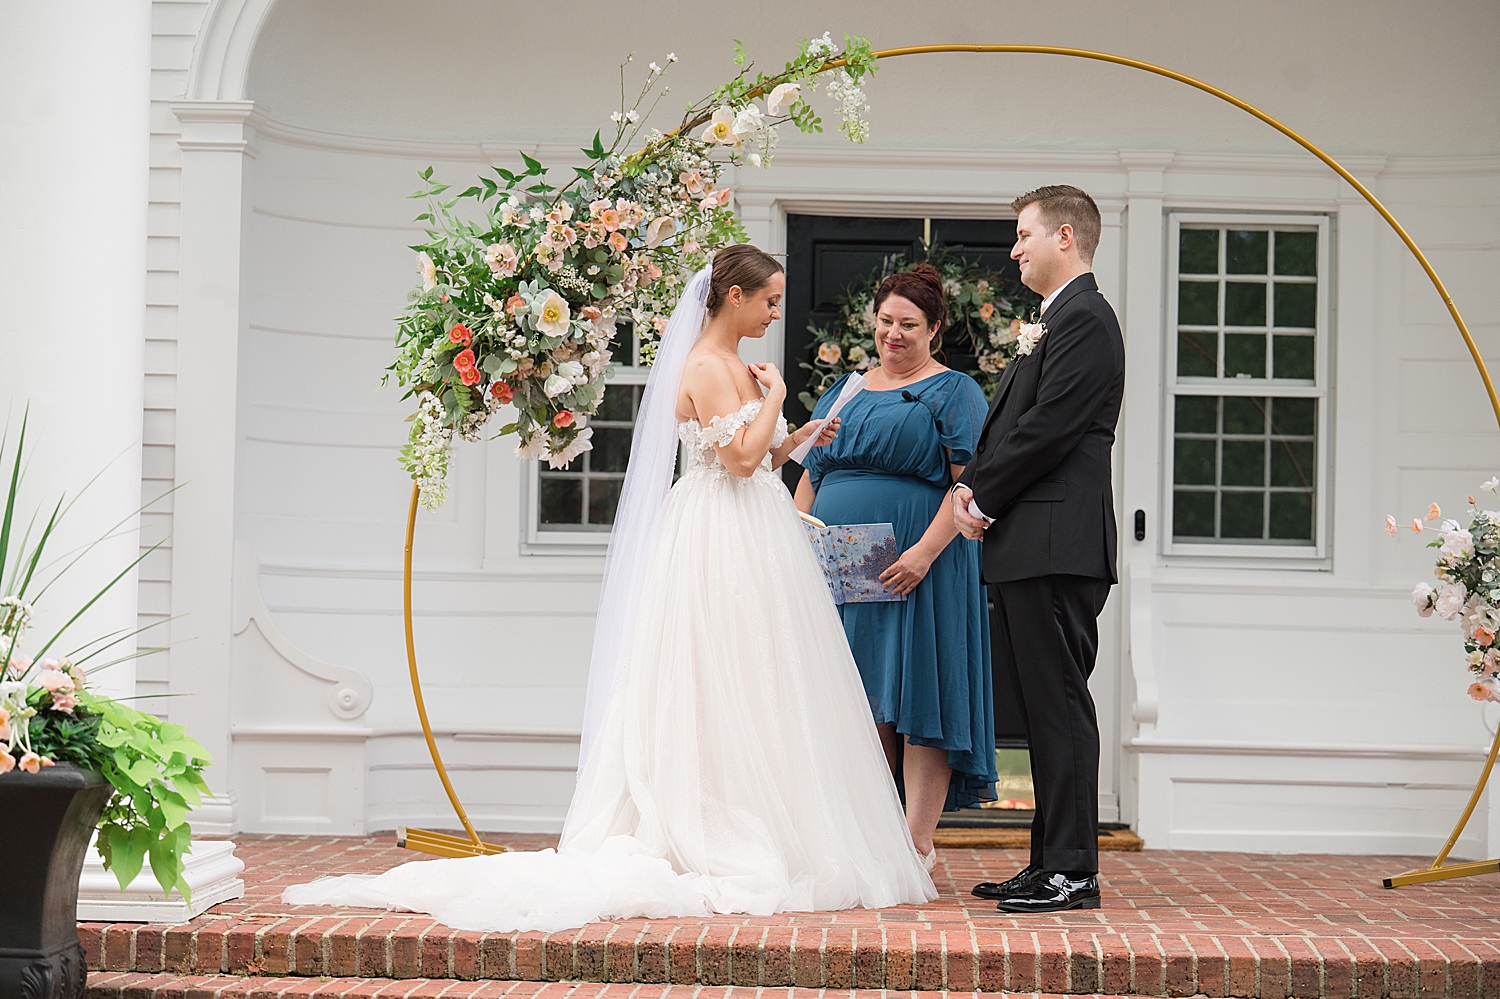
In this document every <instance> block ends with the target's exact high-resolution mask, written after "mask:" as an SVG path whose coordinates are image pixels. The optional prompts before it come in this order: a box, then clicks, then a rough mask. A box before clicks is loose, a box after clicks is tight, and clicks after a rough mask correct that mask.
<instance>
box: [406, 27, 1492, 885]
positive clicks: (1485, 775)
mask: <svg viewBox="0 0 1500 999" xmlns="http://www.w3.org/2000/svg"><path fill="white" fill-rule="evenodd" d="M938 52H976V53H977V52H988V53H1014V54H1030V55H1055V56H1067V57H1071V58H1075V59H1092V60H1095V61H1097V62H1108V63H1113V64H1115V65H1117V66H1128V67H1129V68H1131V69H1139V70H1141V71H1143V72H1146V73H1154V74H1155V75H1157V76H1164V77H1166V78H1167V79H1169V80H1176V81H1177V82H1178V83H1182V84H1185V85H1187V86H1189V87H1193V88H1195V89H1197V90H1201V91H1203V92H1204V93H1206V94H1211V95H1212V96H1214V97H1217V98H1218V99H1219V100H1221V101H1224V102H1226V103H1228V104H1233V105H1234V106H1235V107H1237V108H1239V109H1240V110H1241V111H1244V112H1245V113H1246V114H1249V115H1253V116H1254V117H1256V118H1259V119H1260V120H1261V121H1263V122H1265V123H1266V124H1267V125H1269V126H1271V127H1272V128H1274V129H1275V130H1276V131H1278V132H1280V133H1281V134H1282V135H1285V136H1286V137H1287V138H1289V139H1291V140H1292V141H1293V142H1295V143H1297V145H1299V146H1301V147H1302V148H1303V149H1306V150H1307V151H1308V152H1309V153H1312V154H1313V155H1314V156H1316V157H1317V158H1318V159H1319V160H1321V161H1322V162H1323V163H1324V164H1325V165H1327V166H1328V168H1329V169H1331V170H1332V171H1333V172H1334V173H1336V174H1338V175H1339V176H1340V177H1341V178H1343V179H1344V181H1345V182H1346V183H1348V184H1349V186H1350V187H1352V188H1354V189H1355V190H1356V191H1358V192H1359V194H1360V197H1362V198H1364V199H1365V201H1367V202H1369V204H1370V206H1371V207H1372V208H1374V209H1375V211H1376V212H1378V213H1379V214H1380V217H1381V218H1383V219H1385V221H1386V224H1387V225H1389V226H1390V227H1391V229H1392V230H1393V231H1394V232H1395V233H1396V235H1397V236H1398V237H1400V239H1401V242H1402V243H1404V244H1405V245H1406V248H1407V249H1408V250H1410V251H1411V254H1412V256H1413V257H1415V258H1416V261H1417V263H1418V264H1420V265H1421V267H1422V270H1423V271H1424V272H1425V273H1426V274H1427V278H1428V280H1430V281H1431V282H1432V286H1433V288H1435V289H1436V290H1437V293H1438V295H1439V297H1441V298H1442V300H1443V304H1444V305H1446V306H1447V307H1448V315H1449V316H1451V317H1452V319H1453V324H1454V325H1455V326H1456V327H1457V328H1458V332H1459V335H1460V336H1462V337H1463V339H1464V344H1465V345H1466V346H1467V347H1468V348H1469V356H1470V357H1472V358H1473V359H1474V367H1475V368H1476V369H1477V370H1478V372H1479V378H1480V380H1481V381H1482V382H1483V383H1484V389H1485V392H1486V393H1487V394H1488V396H1489V399H1490V408H1491V409H1492V410H1493V411H1494V413H1495V420H1496V423H1497V424H1500V397H1497V396H1496V394H1495V385H1494V383H1493V382H1492V381H1491V380H1490V373H1489V369H1488V368H1487V367H1485V363H1484V358H1483V357H1482V356H1481V355H1480V353H1479V347H1478V345H1477V344H1475V343H1474V338H1473V337H1472V336H1471V335H1470V334H1469V327H1468V325H1467V324H1466V323H1465V322H1464V318H1463V316H1462V315H1460V314H1459V311H1458V306H1457V305H1455V304H1454V303H1453V298H1452V296H1450V295H1449V294H1448V289H1447V288H1446V287H1444V285H1443V281H1442V279H1441V278H1439V277H1438V274H1437V271H1436V270H1434V269H1433V267H1432V264H1431V263H1430V262H1429V261H1428V260H1427V257H1426V255H1425V254H1424V253H1423V252H1422V250H1421V248H1419V247H1418V246H1417V244H1416V241H1415V240H1413V239H1412V238H1411V236H1410V235H1409V234H1408V233H1407V231H1406V229H1405V228H1403V227H1402V225H1401V223H1400V222H1397V221H1396V217H1395V216H1394V215H1392V214H1391V213H1390V211H1389V210H1388V209H1387V208H1386V207H1385V205H1383V204H1381V203H1380V199H1378V198H1376V197H1375V195H1374V194H1372V193H1371V192H1370V189H1369V188H1367V187H1365V185H1364V184H1362V183H1360V182H1359V180H1358V179H1357V178H1356V177H1355V176H1354V175H1353V174H1352V173H1350V172H1349V171H1348V170H1346V169H1345V168H1344V167H1343V166H1342V165H1341V164H1340V163H1339V162H1338V161H1337V160H1335V159H1334V158H1333V157H1332V156H1330V155H1328V154H1327V153H1326V152H1324V151H1323V150H1322V149H1320V148H1318V147H1317V146H1316V145H1314V144H1313V143H1312V142H1311V141H1309V140H1308V139H1306V138H1304V137H1303V136H1302V135H1300V134H1298V133H1297V132H1296V131H1294V130H1293V129H1291V128H1290V127H1288V126H1287V125H1284V124H1283V123H1281V122H1280V121H1278V120H1277V119H1275V118H1273V117H1271V116H1270V115H1269V114H1266V113H1265V112H1264V111H1262V110H1260V109H1259V108H1257V107H1255V106H1254V105H1253V104H1251V103H1249V102H1248V101H1243V100H1241V99H1240V98H1238V97H1236V96H1234V95H1233V94H1231V93H1228V92H1227V91H1223V90H1220V89H1219V88H1218V87H1214V86H1211V85H1209V84H1207V83H1204V82H1203V81H1202V80H1198V79H1194V78H1193V77H1191V76H1187V75H1185V74H1183V73H1178V72H1176V71H1174V70H1170V69H1167V68H1165V67H1163V66H1157V65H1155V64H1153V63H1149V62H1142V61H1140V60H1139V59H1131V58H1128V57H1126V56H1120V55H1113V54H1111V53H1109V52H1096V51H1094V50H1092V49H1075V48H1067V47H1064V46H1058V45H908V46H904V47H901V48H892V49H880V50H878V51H876V52H875V53H874V56H875V58H876V59H892V58H895V57H896V56H905V55H928V54H932V53H938ZM828 65H829V67H830V68H831V67H836V66H842V65H843V60H842V59H837V60H834V61H832V62H830V63H829V64H828ZM420 495H421V490H420V488H419V487H418V486H417V485H416V483H413V484H412V491H411V506H410V509H409V510H408V512H407V519H406V558H405V562H404V563H403V569H402V572H403V575H402V587H403V591H402V592H403V601H404V602H403V614H404V620H405V625H406V661H407V665H408V667H409V669H410V672H411V689H412V696H413V697H414V698H415V700H416V704H417V715H418V717H419V718H420V719H421V721H422V734H423V735H424V736H425V737H426V739H427V749H428V751H429V752H430V753H431V754H432V763H433V766H434V767H436V768H437V773H438V778H439V779H440V780H441V781H442V782H443V790H444V791H445V792H447V794H448V800H449V802H451V803H452V805H453V811H454V813H455V814H456V815H457V816H458V821H459V823H460V824H461V825H462V826H463V827H464V831H465V832H466V833H467V834H468V836H467V837H459V836H450V835H448V834H446V833H438V832H430V831H427V830H423V829H406V828H402V829H400V830H398V831H397V836H396V844H397V845H398V846H403V847H406V848H407V849H410V850H417V851H420V852H422V853H432V854H437V855H439V856H444V857H472V856H478V855H481V854H486V853H500V852H503V851H504V849H505V848H504V847H501V846H495V845H493V844H489V843H485V842H484V841H483V840H481V839H480V838H479V834H478V833H477V832H475V831H474V826H473V824H472V823H471V822H470V821H469V816H468V814H467V813H465V812H464V806H463V804H462V803H461V802H460V801H459V800H458V794H457V793H456V792H455V791H454V790H453V782H452V781H450V780H449V779H448V771H447V769H446V768H445V767H444V766H443V758H442V756H441V754H439V753H438V748H437V742H436V741H435V740H434V739H433V737H432V725H431V724H430V723H429V722H428V720H427V708H426V705H425V704H424V703H423V701H422V684H421V680H420V679H419V678H418V676H417V648H416V641H415V639H414V637H413V634H412V614H411V552H412V540H413V537H414V536H415V534H416V527H417V505H418V499H419V498H420ZM1496 756H1500V731H1497V732H1496V733H1495V741H1494V744H1493V745H1491V746H1490V752H1489V756H1488V757H1487V758H1486V759H1485V762H1484V769H1483V770H1482V771H1480V774H1479V782H1478V783H1477V784H1475V785H1474V793H1473V794H1471V795H1470V796H1469V803H1468V805H1467V806H1466V807H1465V808H1464V811H1463V815H1461V816H1460V817H1459V820H1458V824H1457V825H1455V826H1454V827H1453V832H1452V833H1451V834H1450V835H1449V836H1448V841H1447V842H1446V843H1444V844H1443V849H1442V851H1441V852H1439V853H1438V855H1437V857H1436V859H1434V860H1433V862H1432V864H1431V865H1430V866H1428V867H1424V868H1420V869H1418V870H1415V871H1407V872H1406V873H1405V874H1397V875H1394V876H1392V877H1389V878H1385V879H1383V880H1382V884H1384V885H1385V887H1387V888H1397V887H1400V886H1401V885H1411V884H1421V883H1424V882H1429V881H1443V880H1446V879H1448V878H1462V877H1469V876H1471V875H1475V874H1492V873H1497V872H1500V859H1496V860H1483V861H1478V862H1476V863H1467V864H1446V865H1445V863H1444V862H1445V861H1446V860H1447V859H1448V854H1449V852H1450V851H1451V850H1452V849H1453V846H1454V844H1455V843H1457V842H1458V838H1459V836H1461V835H1462V834H1463V831H1464V828H1465V827H1466V826H1467V825H1468V824H1469V819H1470V818H1471V817H1472V816H1473V814H1474V809H1475V807H1476V806H1477V805H1478V804H1479V798H1480V796H1481V795H1483V794H1484V789H1485V786H1486V785H1487V784H1488V783H1489V779H1490V773H1491V772H1492V771H1493V770H1494V768H1495V758H1496Z"/></svg>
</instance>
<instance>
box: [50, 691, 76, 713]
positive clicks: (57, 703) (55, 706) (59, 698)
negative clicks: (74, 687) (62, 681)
mask: <svg viewBox="0 0 1500 999" xmlns="http://www.w3.org/2000/svg"><path fill="white" fill-rule="evenodd" d="M76 707H78V698H77V697H76V696H74V695H73V694H53V695H52V710H53V711H61V712H62V713H63V714H65V715H70V714H72V713H73V709H74V708H76Z"/></svg>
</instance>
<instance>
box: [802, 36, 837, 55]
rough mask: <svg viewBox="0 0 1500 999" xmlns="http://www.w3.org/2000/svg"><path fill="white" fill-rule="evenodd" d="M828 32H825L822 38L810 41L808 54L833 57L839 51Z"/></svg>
mask: <svg viewBox="0 0 1500 999" xmlns="http://www.w3.org/2000/svg"><path fill="white" fill-rule="evenodd" d="M828 35H829V33H828V32H826V31H825V32H823V37H822V38H813V39H809V40H808V43H807V54H808V55H810V56H831V55H833V54H834V53H835V52H837V51H838V50H839V47H838V46H837V45H836V44H834V41H833V39H832V38H830V37H828Z"/></svg>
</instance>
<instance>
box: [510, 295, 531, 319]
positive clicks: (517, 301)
mask: <svg viewBox="0 0 1500 999" xmlns="http://www.w3.org/2000/svg"><path fill="white" fill-rule="evenodd" d="M527 307H528V306H527V305H526V299H524V298H522V297H521V296H520V295H512V296H510V298H507V299H506V300H505V311H506V312H509V313H510V314H511V315H515V314H516V310H517V309H524V308H527Z"/></svg>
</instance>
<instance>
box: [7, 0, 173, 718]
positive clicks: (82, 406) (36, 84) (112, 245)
mask: <svg viewBox="0 0 1500 999" xmlns="http://www.w3.org/2000/svg"><path fill="white" fill-rule="evenodd" d="M0 9H3V11H4V14H5V20H6V22H7V26H6V28H5V30H3V31H0V93H3V94H4V95H5V99H4V100H3V101H0V136H3V138H0V143H3V144H4V148H5V155H4V156H0V301H3V302H4V303H5V307H4V309H3V310H0V409H4V410H6V411H7V412H8V415H9V418H10V428H11V434H12V441H14V435H15V432H16V429H17V427H18V425H19V422H20V417H21V413H22V411H23V410H25V408H26V407H27V406H28V405H29V406H30V426H29V429H28V442H29V445H30V446H29V452H30V456H31V458H30V469H29V472H28V479H27V482H28V485H29V489H28V490H27V491H26V494H25V500H26V503H27V506H26V507H23V510H24V511H25V512H26V513H27V515H28V516H29V509H30V508H31V507H33V506H35V505H37V504H39V503H40V502H42V501H43V500H45V499H47V498H49V497H50V498H53V499H55V497H56V496H57V495H58V494H59V493H61V492H63V491H66V492H68V493H69V494H70V495H72V494H76V493H77V492H78V490H79V489H80V488H82V487H83V486H84V484H85V483H87V482H88V480H89V479H90V478H91V477H92V476H94V474H95V473H98V472H100V471H101V470H103V474H102V475H100V477H99V479H98V480H97V481H96V482H94V484H93V485H92V486H91V487H90V488H89V489H88V491H87V493H86V494H85V495H84V496H83V498H82V499H81V500H80V501H79V502H78V505H77V506H75V507H74V508H73V510H72V511H71V513H70V514H69V517H68V519H67V520H66V521H65V522H64V525H63V528H62V530H61V531H60V532H59V533H58V534H57V535H55V536H54V539H53V542H52V544H51V550H52V552H53V554H54V555H58V554H62V553H63V552H65V551H68V550H70V549H73V548H75V547H77V546H79V545H83V544H86V543H88V542H89V541H92V540H94V539H96V538H98V537H100V536H102V535H103V534H105V533H107V532H108V531H109V529H110V527H111V526H112V525H114V524H116V523H117V522H120V521H122V520H123V521H124V523H123V525H122V530H121V532H120V533H119V536H117V537H115V538H113V539H112V540H110V541H107V542H105V543H104V544H101V545H100V546H99V547H98V548H96V549H95V550H94V551H93V553H91V554H90V555H89V556H88V557H87V558H85V559H84V560H83V561H81V562H79V563H78V564H77V566H76V567H75V568H74V569H73V570H71V571H70V572H69V573H68V574H67V575H66V576H65V577H64V578H63V580H62V582H60V583H58V584H57V585H56V586H55V587H53V588H52V589H51V590H50V591H49V592H48V593H47V594H46V595H45V597H44V598H43V600H42V601H41V602H40V603H39V604H38V605H37V608H36V609H37V618H36V621H35V624H34V626H33V628H32V630H31V632H30V634H29V635H28V636H27V641H26V642H25V644H24V645H23V651H35V650H36V649H37V648H38V647H39V646H40V645H41V644H43V643H44V642H46V640H47V638H48V637H50V635H51V634H52V632H53V631H54V630H55V629H56V628H58V627H60V626H61V625H62V624H63V623H64V622H65V621H67V619H68V618H69V617H71V616H72V614H73V613H74V612H75V611H76V610H77V609H78V608H79V607H81V606H82V605H83V604H84V603H86V602H87V601H88V599H89V598H90V597H92V596H93V595H94V593H95V592H97V591H98V589H99V588H100V587H101V586H103V585H104V584H105V583H106V582H108V581H109V580H110V579H111V578H112V577H113V576H114V575H115V574H116V573H118V572H119V571H120V570H121V569H123V568H125V567H126V566H127V565H129V564H130V563H131V562H132V561H133V560H134V559H135V558H136V557H137V555H138V554H139V548H138V544H139V542H138V539H137V537H136V534H135V528H136V526H137V521H136V518H135V517H134V516H133V514H132V511H134V510H135V509H136V508H137V507H139V506H140V504H141V454H140V443H141V393H142V386H143V381H144V378H145V375H144V367H143V349H144V323H145V280H146V203H147V197H148V193H147V176H148V175H147V164H148V143H149V141H150V128H149V118H148V112H149V98H150V74H151V9H150V3H149V2H148V0H49V2H47V3H20V2H11V3H7V4H5V6H4V8H0ZM22 528H24V521H23V523H22ZM135 627H136V579H135V573H134V572H130V573H128V574H127V575H126V576H125V578H123V579H121V580H120V582H119V583H118V584H116V585H115V587H114V588H113V590H111V591H110V592H109V593H108V594H106V595H105V596H104V597H103V598H102V599H100V601H99V602H98V603H97V604H95V605H94V607H93V609H92V610H91V611H90V612H89V613H88V614H86V615H85V616H84V617H83V618H82V619H80V620H79V621H78V623H77V624H75V625H74V626H73V628H71V629H70V630H69V633H68V635H67V636H66V637H65V638H64V639H63V640H62V641H60V642H58V644H57V645H55V646H54V647H53V648H52V649H51V650H50V651H49V652H48V655H49V656H52V655H60V654H62V653H65V652H67V651H69V650H71V649H73V648H75V647H76V646H78V645H80V644H82V643H83V642H84V641H87V640H88V639H90V638H93V637H95V636H98V635H102V634H105V633H108V632H112V631H116V630H123V632H126V633H128V632H129V631H132V630H134V629H135ZM134 646H135V639H133V638H131V639H127V640H126V641H125V642H124V643H121V645H119V646H116V649H119V650H122V651H131V650H133V649H134ZM112 651H113V650H112ZM107 658H113V657H112V656H110V655H109V654H108V653H106V655H105V656H101V657H98V658H97V659H95V660H93V661H92V662H90V663H89V664H87V665H90V666H91V665H94V664H95V663H102V662H104V661H106V659H107ZM94 679H95V680H96V682H97V685H98V687H99V688H100V689H101V690H102V691H104V692H106V693H110V694H115V695H125V694H131V693H134V690H135V666H134V663H133V662H123V663H119V664H117V665H115V666H112V667H110V668H109V669H108V670H106V671H103V672H99V673H97V674H95V677H94Z"/></svg>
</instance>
